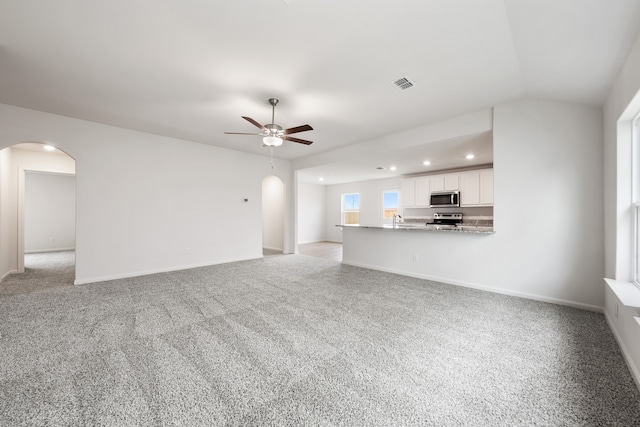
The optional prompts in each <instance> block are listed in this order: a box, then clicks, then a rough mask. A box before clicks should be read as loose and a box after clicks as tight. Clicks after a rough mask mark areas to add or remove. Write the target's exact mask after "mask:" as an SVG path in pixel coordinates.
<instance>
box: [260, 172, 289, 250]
mask: <svg viewBox="0 0 640 427" xmlns="http://www.w3.org/2000/svg"><path fill="white" fill-rule="evenodd" d="M284 208H285V206H284V183H283V182H282V180H281V179H280V178H278V177H277V176H274V175H268V176H266V177H265V178H264V179H263V180H262V252H263V254H264V255H271V254H278V253H282V252H283V250H284Z"/></svg>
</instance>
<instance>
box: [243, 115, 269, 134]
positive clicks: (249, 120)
mask: <svg viewBox="0 0 640 427" xmlns="http://www.w3.org/2000/svg"><path fill="white" fill-rule="evenodd" d="M240 117H242V118H243V119H245V120H246V121H248V122H249V123H251V124H252V125H254V126H256V127H259V128H260V129H262V130H265V131H266V130H267V129H266V128H265V127H264V126H262V125H261V124H260V123H258V122H256V121H255V120H253V119H252V118H251V117H245V116H240Z"/></svg>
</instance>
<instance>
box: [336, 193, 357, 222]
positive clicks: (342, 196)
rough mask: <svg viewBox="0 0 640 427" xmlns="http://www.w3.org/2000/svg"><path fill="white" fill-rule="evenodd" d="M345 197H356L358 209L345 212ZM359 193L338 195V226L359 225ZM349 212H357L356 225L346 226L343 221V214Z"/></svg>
mask: <svg viewBox="0 0 640 427" xmlns="http://www.w3.org/2000/svg"><path fill="white" fill-rule="evenodd" d="M347 196H358V209H357V210H356V209H352V210H349V211H347V210H345V208H344V205H345V203H344V202H345V198H346V197H347ZM360 202H361V200H360V193H357V192H355V193H343V194H341V195H340V224H341V225H360ZM349 212H358V222H357V223H356V224H352V223H351V224H347V223H346V221H345V214H346V213H349Z"/></svg>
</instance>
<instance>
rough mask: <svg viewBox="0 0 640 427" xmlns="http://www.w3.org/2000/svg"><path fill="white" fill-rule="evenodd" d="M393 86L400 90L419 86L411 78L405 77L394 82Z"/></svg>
mask: <svg viewBox="0 0 640 427" xmlns="http://www.w3.org/2000/svg"><path fill="white" fill-rule="evenodd" d="M393 84H394V85H395V86H396V87H397V88H398V89H400V90H406V89H409V88H410V87H414V86H417V85H416V83H415V82H414V81H412V80H411V79H410V78H409V77H407V76H404V77H401V78H399V79H398V80H396V81H394V82H393Z"/></svg>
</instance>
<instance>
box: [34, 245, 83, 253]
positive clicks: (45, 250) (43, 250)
mask: <svg viewBox="0 0 640 427" xmlns="http://www.w3.org/2000/svg"><path fill="white" fill-rule="evenodd" d="M75 250H76V248H75V247H71V248H55V249H51V248H49V249H30V250H25V251H24V253H25V254H42V253H47V252H66V251H75Z"/></svg>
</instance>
